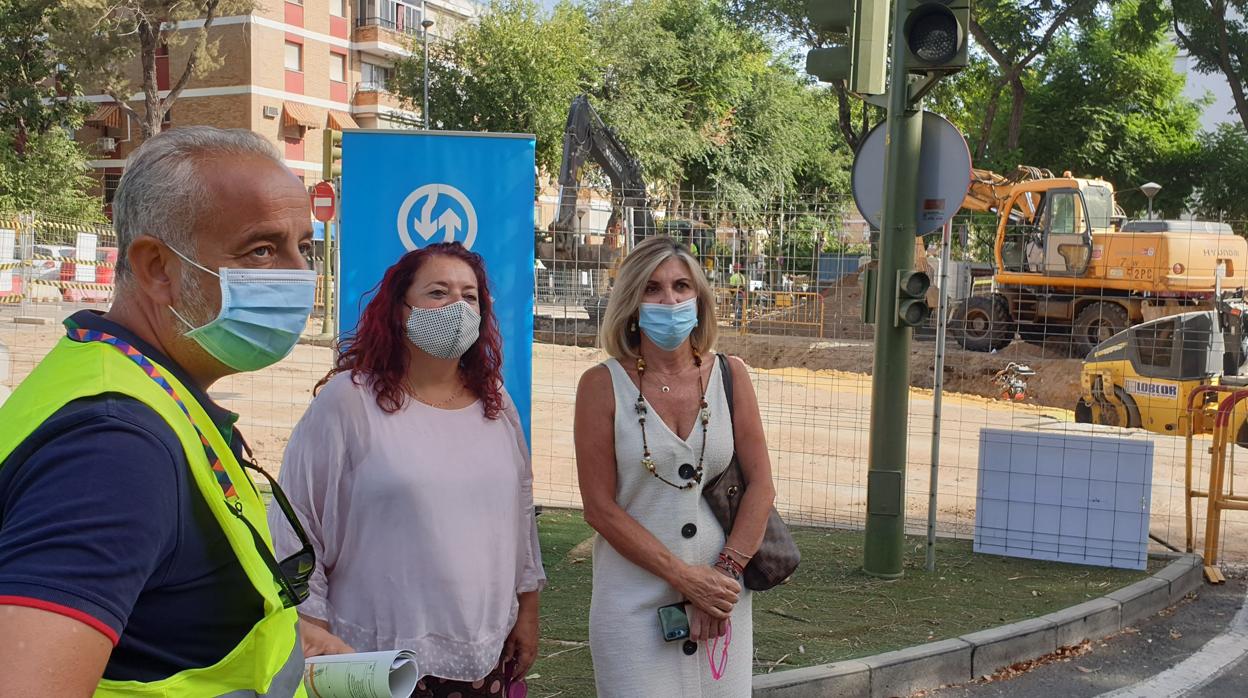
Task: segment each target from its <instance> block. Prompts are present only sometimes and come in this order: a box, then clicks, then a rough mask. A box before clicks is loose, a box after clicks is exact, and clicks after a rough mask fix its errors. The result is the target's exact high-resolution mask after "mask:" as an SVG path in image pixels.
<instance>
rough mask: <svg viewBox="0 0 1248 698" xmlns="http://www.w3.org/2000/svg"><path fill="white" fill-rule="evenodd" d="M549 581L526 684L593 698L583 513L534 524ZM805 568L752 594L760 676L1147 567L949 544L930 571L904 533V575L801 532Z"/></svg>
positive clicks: (1095, 593)
mask: <svg viewBox="0 0 1248 698" xmlns="http://www.w3.org/2000/svg"><path fill="white" fill-rule="evenodd" d="M538 529H539V530H540V533H541V539H542V557H543V559H544V561H545V564H546V574H547V576H548V577H549V585H548V586H547V588H546V591H545V593H543V594H542V621H541V633H542V645H541V650H540V658H539V659H538V661H537V663H536V664H535V665H534V667H533V671H532V673H533V674H535V675H536V677H535V678H532V679H531V680H530V681H529V685H530V688H531V689H532V690H533V695H534V696H535V697H541V696H555V695H559V696H563V697H566V698H572V697H574V696H592V695H594V680H593V664H592V662H591V659H590V654H589V598H590V591H591V589H592V579H591V577H592V564H591V563H590V561H589V559H587V558H586V559H583V560H581V561H579V562H578V561H575V560H570V559H569V558H568V553H569V552H570V551H571V550H572V549H573V548H574V547H575V546H576V545H577V544H579V543H581V542H582V541H584V540H585V539H586V538H588V537H590V536H591V535H592V534H593V530H592V529H590V527H589V526H588V525H586V523H585V521H584V519H583V518H582V517H581V513H580V512H578V511H566V510H549V509H548V510H546V511H544V512H543V513H542V515H541V516H540V517H539V518H538ZM793 535H794V537H795V538H796V539H797V544H798V546H799V547H800V548H801V550H802V566H801V568H800V569H799V570H798V574H797V576H796V578H795V579H794V580H793V581H792V582H790V583H789V584H787V585H785V586H782V587H778V588H776V589H773V590H771V591H768V592H765V593H761V594H756V595H755V596H754V655H755V658H754V672H755V673H767V672H770V671H782V670H784V669H791V668H796V667H801V666H810V665H814V664H825V663H827V662H835V661H839V660H842V659H852V658H854V657H863V656H868V655H872V654H876V653H878V652H887V651H889V650H895V649H900V648H903V647H909V646H911V645H917V644H922V643H924V642H932V641H935V640H942V639H946V638H950V637H957V636H959V635H963V634H965V633H968V632H973V631H976V630H983V629H986V628H992V627H995V626H998V625H1002V624H1005V623H1010V622H1013V621H1016V620H1022V619H1025V618H1033V617H1035V616H1040V615H1044V614H1046V613H1050V612H1052V611H1056V610H1059V609H1062V608H1066V607H1067V606H1073V605H1075V604H1078V603H1082V602H1083V601H1087V600H1089V599H1094V598H1097V597H1100V596H1104V595H1105V594H1108V593H1110V592H1112V591H1114V590H1115V589H1118V588H1121V587H1123V586H1126V585H1128V584H1131V583H1133V582H1136V581H1138V580H1140V579H1142V578H1144V577H1145V576H1147V574H1149V573H1151V572H1152V571H1155V570H1156V569H1157V568H1160V567H1161V566H1162V564H1163V563H1160V562H1155V561H1154V562H1150V572H1149V573H1145V572H1134V571H1131V570H1118V569H1105V568H1100V567H1084V566H1080V565H1068V564H1063V563H1055V562H1040V561H1032V560H1021V559H1017V558H1006V557H997V556H993V555H974V554H972V552H971V541H963V540H945V541H941V542H940V544H939V546H938V548H937V556H936V561H937V565H936V572H935V573H934V574H928V573H926V572H925V571H924V570H923V561H924V560H923V555H924V552H923V551H924V547H925V540H924V539H923V538H919V537H910V538H907V549H906V557H905V576H904V577H902V578H901V579H898V580H894V581H885V580H880V579H876V578H874V577H869V576H867V575H865V574H863V572H862V570H861V566H862V532H861V531H847V530H841V529H827V528H795V529H794V530H793Z"/></svg>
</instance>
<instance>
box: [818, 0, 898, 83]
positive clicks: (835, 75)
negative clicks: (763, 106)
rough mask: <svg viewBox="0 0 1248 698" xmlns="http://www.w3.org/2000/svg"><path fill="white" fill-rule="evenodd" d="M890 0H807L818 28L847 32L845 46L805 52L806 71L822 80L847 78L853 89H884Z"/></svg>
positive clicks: (837, 32)
mask: <svg viewBox="0 0 1248 698" xmlns="http://www.w3.org/2000/svg"><path fill="white" fill-rule="evenodd" d="M890 4H891V3H890V2H889V0H806V13H807V15H808V16H809V17H810V21H811V23H812V24H813V25H814V26H815V27H816V28H817V29H819V30H821V31H824V32H830V33H833V34H845V35H846V36H847V37H848V42H847V43H846V45H844V46H830V47H827V48H817V49H814V50H812V51H810V52H809V53H807V54H806V72H807V73H810V74H811V75H814V76H815V77H817V78H819V79H820V80H822V81H823V82H836V81H838V80H845V81H846V85H847V86H848V87H849V91H850V92H857V93H859V94H867V95H881V94H884V92H885V89H884V87H885V69H886V67H887V63H888V10H889V5H890Z"/></svg>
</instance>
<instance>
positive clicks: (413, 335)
mask: <svg viewBox="0 0 1248 698" xmlns="http://www.w3.org/2000/svg"><path fill="white" fill-rule="evenodd" d="M407 307H408V308H411V310H412V313H411V315H408V316H407V338H408V339H409V340H411V342H412V344H415V345H416V346H418V347H420V348H421V349H422V350H423V351H424V352H425V353H426V354H428V355H430V356H432V357H435V358H438V359H448V360H449V359H458V358H459V357H461V356H463V355H464V354H466V353H467V352H468V350H469V349H471V348H472V345H473V344H475V343H476V341H477V338H478V337H479V336H480V335H481V315H480V314H479V313H477V311H476V310H473V308H472V306H471V305H468V303H467V302H466V301H455V302H454V303H451V304H450V305H444V306H442V307H441V308H414V307H412V306H410V305H409V306H407Z"/></svg>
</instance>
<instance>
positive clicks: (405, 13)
mask: <svg viewBox="0 0 1248 698" xmlns="http://www.w3.org/2000/svg"><path fill="white" fill-rule="evenodd" d="M399 11H400V13H401V16H402V20H403V21H402V28H403V29H404V30H406V31H408V32H409V33H410V32H414V31H416V30H417V29H418V28H420V8H419V7H413V6H411V5H399Z"/></svg>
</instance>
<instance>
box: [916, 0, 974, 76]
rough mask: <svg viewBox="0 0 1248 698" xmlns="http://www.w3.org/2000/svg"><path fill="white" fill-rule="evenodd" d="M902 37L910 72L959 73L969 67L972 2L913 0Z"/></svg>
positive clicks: (960, 0) (968, 0) (963, 0)
mask: <svg viewBox="0 0 1248 698" xmlns="http://www.w3.org/2000/svg"><path fill="white" fill-rule="evenodd" d="M908 5H909V8H908V10H907V12H906V17H905V24H904V25H903V29H902V33H903V34H904V35H905V37H906V65H905V67H906V70H907V71H909V72H911V73H956V72H957V71H959V70H962V69H963V68H965V67H966V65H967V50H966V47H967V44H968V40H967V32H968V31H969V29H970V25H971V2H970V0H909V3H908Z"/></svg>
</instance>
